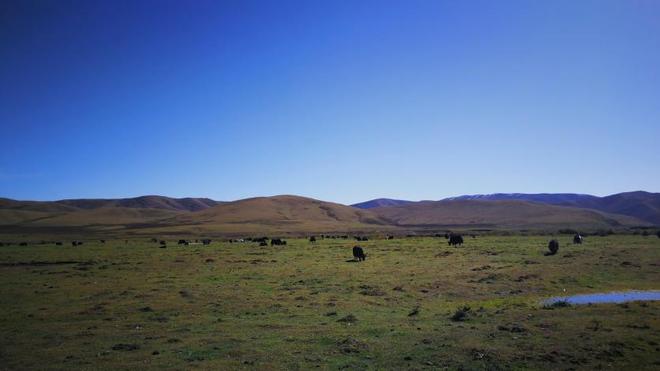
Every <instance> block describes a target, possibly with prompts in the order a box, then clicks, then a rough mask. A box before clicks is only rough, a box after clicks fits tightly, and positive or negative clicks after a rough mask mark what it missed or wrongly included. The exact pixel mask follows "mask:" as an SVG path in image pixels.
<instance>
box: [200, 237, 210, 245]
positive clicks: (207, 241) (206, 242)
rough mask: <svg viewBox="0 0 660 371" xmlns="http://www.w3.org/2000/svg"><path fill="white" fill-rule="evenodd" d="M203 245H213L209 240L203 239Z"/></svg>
mask: <svg viewBox="0 0 660 371" xmlns="http://www.w3.org/2000/svg"><path fill="white" fill-rule="evenodd" d="M202 244H204V245H210V244H211V240H210V239H208V238H206V239H203V240H202Z"/></svg>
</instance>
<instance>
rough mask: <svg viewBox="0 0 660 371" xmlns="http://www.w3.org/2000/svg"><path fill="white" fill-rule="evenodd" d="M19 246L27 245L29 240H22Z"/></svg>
mask: <svg viewBox="0 0 660 371" xmlns="http://www.w3.org/2000/svg"><path fill="white" fill-rule="evenodd" d="M18 246H27V242H21V243H19V244H18Z"/></svg>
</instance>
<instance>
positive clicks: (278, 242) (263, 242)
mask: <svg viewBox="0 0 660 371" xmlns="http://www.w3.org/2000/svg"><path fill="white" fill-rule="evenodd" d="M657 235H658V238H660V231H659V232H658V233H657ZM435 237H444V238H445V239H446V240H447V243H448V244H449V246H461V245H463V243H464V241H463V236H462V235H460V234H457V233H445V234H444V236H443V235H440V234H436V235H435ZM472 237H473V238H475V237H476V236H474V235H472ZM321 238H341V239H347V238H348V236H346V235H343V236H334V235H332V236H325V235H321ZM386 238H387V239H388V240H392V239H394V236H387V237H386ZM354 239H355V240H356V241H369V238H368V237H364V236H355V237H354ZM268 240H270V246H286V240H283V239H281V238H271V239H269V238H268V237H258V238H245V239H243V238H241V239H230V240H228V242H229V243H234V242H247V241H250V242H257V243H259V246H268ZM583 240H584V239H583V237H582V236H581V235H580V234H579V233H576V234H575V235H574V236H573V244H576V245H579V244H582V242H583ZM99 242H101V243H102V244H105V240H99ZM125 242H126V243H128V240H126V241H125ZM151 242H153V243H159V244H160V248H166V247H167V241H165V240H158V239H156V238H152V239H151ZM211 242H212V240H210V239H201V240H194V241H192V240H183V239H182V240H179V241H178V244H179V245H185V246H187V245H197V244H201V245H210V244H211ZM309 242H311V243H315V242H316V236H312V237H310V238H309ZM45 243H47V242H46V241H42V242H41V244H45ZM50 243H53V242H50ZM54 243H55V245H57V246H62V245H63V243H62V242H59V241H58V242H54ZM82 244H83V242H82V241H71V246H80V245H82ZM11 245H12V243H11V242H0V247H2V246H11ZM18 245H19V246H27V245H28V243H27V242H19V243H18ZM558 251H559V241H557V240H556V239H553V240H550V242H549V243H548V252H546V253H545V255H546V256H549V255H555V254H557V252H558ZM353 258H354V259H355V260H356V261H358V262H360V261H364V260H366V258H367V255H366V254H365V252H364V249H363V248H362V247H361V246H357V245H356V246H354V247H353Z"/></svg>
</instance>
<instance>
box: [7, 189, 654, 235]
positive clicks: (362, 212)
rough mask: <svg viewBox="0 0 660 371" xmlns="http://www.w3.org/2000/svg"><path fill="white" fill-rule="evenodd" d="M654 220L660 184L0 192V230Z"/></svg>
mask: <svg viewBox="0 0 660 371" xmlns="http://www.w3.org/2000/svg"><path fill="white" fill-rule="evenodd" d="M652 225H660V194H658V193H648V192H629V193H621V194H617V195H612V196H607V197H596V196H590V195H579V194H517V193H512V194H493V195H471V196H459V197H452V198H449V199H444V200H440V201H419V202H413V201H405V200H392V199H376V200H371V201H367V202H362V203H359V204H355V205H352V206H346V205H341V204H337V203H332V202H326V201H321V200H315V199H311V198H306V197H299V196H291V195H283V196H273V197H256V198H250V199H244V200H238V201H231V202H221V201H214V200H211V199H208V198H169V197H163V196H143V197H136V198H125V199H73V200H60V201H17V200H11V199H6V198H0V234H5V235H15V234H22V235H50V234H70V235H73V234H75V235H81V236H85V235H89V234H105V235H111V234H123V235H245V234H254V235H257V234H271V235H272V234H282V235H284V234H312V233H329V232H334V233H340V232H345V233H374V232H383V233H406V232H407V231H413V230H449V229H462V228H463V229H530V230H557V229H564V228H573V229H580V230H585V231H586V230H595V229H609V228H615V229H620V228H629V227H639V226H652Z"/></svg>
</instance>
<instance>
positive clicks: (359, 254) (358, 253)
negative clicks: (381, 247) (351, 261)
mask: <svg viewBox="0 0 660 371" xmlns="http://www.w3.org/2000/svg"><path fill="white" fill-rule="evenodd" d="M353 257H354V258H355V259H357V261H363V260H366V259H367V254H365V253H364V250H362V248H361V247H360V246H353Z"/></svg>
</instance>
